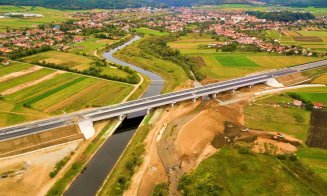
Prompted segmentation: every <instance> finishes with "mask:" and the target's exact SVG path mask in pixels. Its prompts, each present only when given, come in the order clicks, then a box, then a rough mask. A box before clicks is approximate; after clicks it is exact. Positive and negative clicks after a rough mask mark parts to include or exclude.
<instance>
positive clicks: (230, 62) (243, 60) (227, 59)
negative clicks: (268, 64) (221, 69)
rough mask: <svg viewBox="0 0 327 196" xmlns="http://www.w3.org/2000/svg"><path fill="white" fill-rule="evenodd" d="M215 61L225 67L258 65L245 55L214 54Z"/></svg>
mask: <svg viewBox="0 0 327 196" xmlns="http://www.w3.org/2000/svg"><path fill="white" fill-rule="evenodd" d="M215 58H216V59H217V61H218V62H219V63H220V64H221V65H222V66H226V67H258V66H259V65H258V64H256V63H255V62H253V61H251V60H250V59H248V58H247V57H245V56H236V57H233V56H215Z"/></svg>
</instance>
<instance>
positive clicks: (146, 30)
mask: <svg viewBox="0 0 327 196" xmlns="http://www.w3.org/2000/svg"><path fill="white" fill-rule="evenodd" d="M133 30H135V32H136V33H140V34H144V35H154V36H164V35H169V33H168V32H160V31H157V30H154V29H149V28H146V27H140V28H136V29H133Z"/></svg>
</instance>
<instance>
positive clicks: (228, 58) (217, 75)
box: [169, 31, 322, 79]
mask: <svg viewBox="0 0 327 196" xmlns="http://www.w3.org/2000/svg"><path fill="white" fill-rule="evenodd" d="M270 33H271V34H274V35H273V36H275V38H277V37H279V33H278V32H277V31H270ZM210 43H219V42H217V41H216V40H214V39H212V38H211V36H210V35H203V36H199V35H196V34H187V36H183V37H180V38H179V39H178V40H176V41H174V42H170V43H169V46H170V47H172V48H175V49H178V50H179V51H181V53H182V54H185V55H188V56H191V57H196V59H197V61H199V62H201V65H200V71H201V72H202V73H203V74H204V75H205V76H207V78H209V79H230V78H233V77H239V76H244V75H246V74H250V73H253V72H257V71H264V70H269V69H278V68H284V67H288V66H293V65H298V64H303V63H307V62H312V61H317V60H321V59H322V58H316V57H303V56H281V55H276V54H269V53H240V52H234V53H224V52H216V49H213V48H208V47H207V46H208V44H210ZM203 62H204V63H203ZM240 68H242V69H240Z"/></svg>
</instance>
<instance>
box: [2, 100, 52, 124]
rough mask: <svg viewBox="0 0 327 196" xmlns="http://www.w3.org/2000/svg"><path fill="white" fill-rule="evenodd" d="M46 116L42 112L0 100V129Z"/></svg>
mask: <svg viewBox="0 0 327 196" xmlns="http://www.w3.org/2000/svg"><path fill="white" fill-rule="evenodd" d="M47 116H48V114H46V113H44V112H40V111H36V110H33V109H30V108H26V107H23V106H20V105H16V104H15V103H10V102H7V101H4V100H0V127H4V126H10V125H14V124H17V123H22V122H26V121H34V120H38V119H41V118H44V117H47Z"/></svg>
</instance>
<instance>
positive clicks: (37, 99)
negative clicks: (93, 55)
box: [23, 77, 86, 106]
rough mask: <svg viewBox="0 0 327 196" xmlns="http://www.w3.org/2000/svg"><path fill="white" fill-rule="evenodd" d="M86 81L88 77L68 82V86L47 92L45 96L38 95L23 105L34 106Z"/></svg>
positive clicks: (64, 85)
mask: <svg viewBox="0 0 327 196" xmlns="http://www.w3.org/2000/svg"><path fill="white" fill-rule="evenodd" d="M85 79H86V77H79V78H77V79H75V80H73V81H70V82H68V83H66V84H63V85H61V86H58V87H57V88H54V89H51V90H49V91H46V92H45V93H43V94H40V95H38V96H36V97H33V98H31V99H28V100H26V101H25V102H24V103H23V104H24V105H28V106H31V105H32V104H34V103H36V102H38V101H41V100H42V99H45V98H47V97H49V96H51V95H53V94H55V93H57V92H60V91H62V90H64V89H66V88H68V87H70V86H72V85H74V84H77V83H79V82H81V81H82V80H85Z"/></svg>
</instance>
